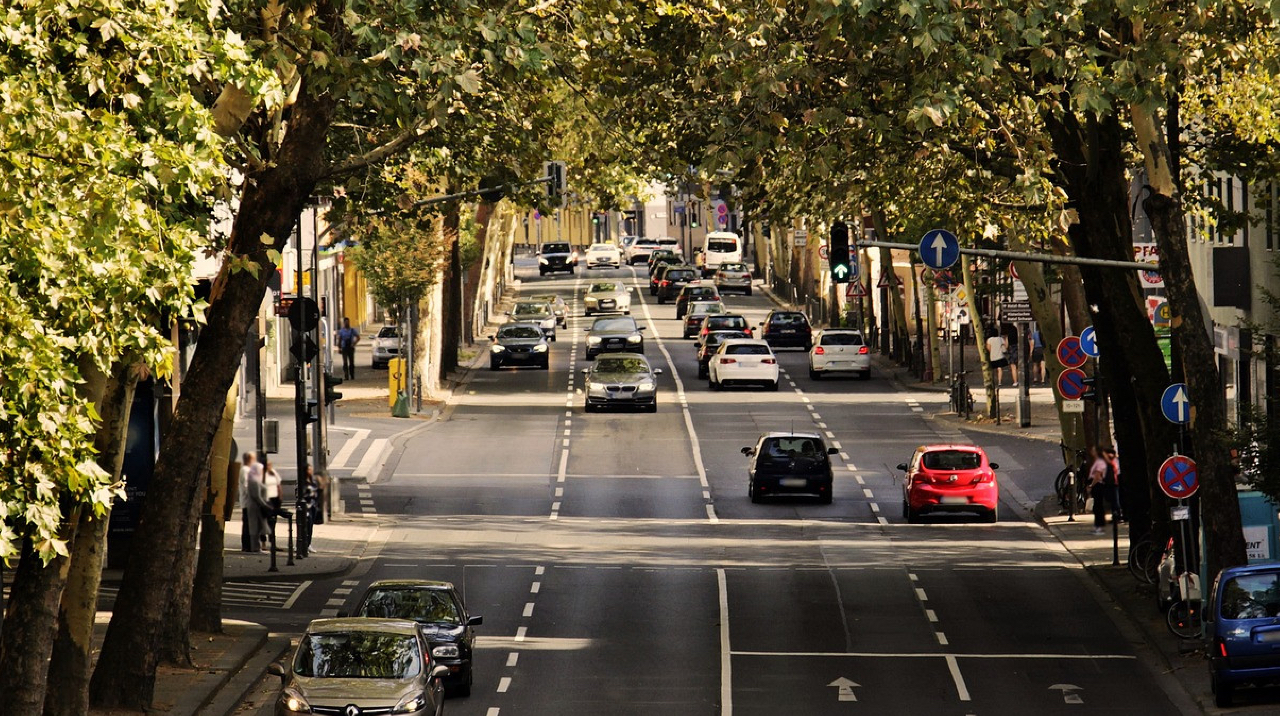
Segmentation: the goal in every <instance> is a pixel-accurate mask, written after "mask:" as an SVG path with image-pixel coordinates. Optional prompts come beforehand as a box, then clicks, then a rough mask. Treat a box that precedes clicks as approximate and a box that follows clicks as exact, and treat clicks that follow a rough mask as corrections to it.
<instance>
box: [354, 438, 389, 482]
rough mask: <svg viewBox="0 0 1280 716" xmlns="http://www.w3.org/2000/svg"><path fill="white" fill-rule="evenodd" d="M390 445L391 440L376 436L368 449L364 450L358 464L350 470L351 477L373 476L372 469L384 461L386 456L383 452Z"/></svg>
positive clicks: (386, 450)
mask: <svg viewBox="0 0 1280 716" xmlns="http://www.w3.org/2000/svg"><path fill="white" fill-rule="evenodd" d="M390 447H391V442H390V441H389V440H387V439H386V438H378V439H376V440H374V441H373V442H371V443H369V450H368V451H367V452H365V454H364V459H362V460H361V461H360V464H359V465H357V466H356V469H355V470H354V471H352V473H351V475H352V477H362V478H364V479H366V480H369V478H371V477H373V476H374V470H375V469H377V467H378V466H379V465H381V464H382V463H383V462H385V461H386V457H385V456H384V455H383V453H384V452H388V451H389V449H390ZM370 482H372V480H370Z"/></svg>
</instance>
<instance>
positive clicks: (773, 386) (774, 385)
mask: <svg viewBox="0 0 1280 716" xmlns="http://www.w3.org/2000/svg"><path fill="white" fill-rule="evenodd" d="M781 382H782V381H780V380H775V381H773V382H772V383H769V384H768V388H769V390H777V389H778V383H781Z"/></svg>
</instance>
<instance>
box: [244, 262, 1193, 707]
mask: <svg viewBox="0 0 1280 716" xmlns="http://www.w3.org/2000/svg"><path fill="white" fill-rule="evenodd" d="M584 273H586V275H582V274H580V275H579V276H577V277H572V278H569V277H564V276H563V275H561V276H559V277H554V278H553V277H547V278H545V279H540V278H538V277H537V274H536V270H531V268H530V267H527V266H526V267H521V269H520V271H519V274H520V276H521V278H523V279H524V286H523V290H524V291H526V292H527V291H530V290H534V289H536V290H538V291H539V292H546V291H555V292H559V293H561V294H563V295H564V297H565V299H566V301H569V302H570V306H571V307H572V308H573V309H574V311H573V317H571V318H570V321H569V325H568V327H566V328H562V329H561V330H560V333H559V340H558V341H557V342H556V343H555V344H553V346H552V361H551V369H550V370H549V371H541V370H537V369H505V370H502V371H499V372H490V371H489V370H487V367H485V368H484V369H482V370H480V371H477V372H476V373H474V374H473V376H472V378H471V380H470V382H469V384H468V385H467V388H466V390H465V391H464V393H463V394H462V395H460V396H459V399H458V401H457V405H456V407H455V408H454V410H453V412H452V415H451V417H450V419H449V420H447V421H444V422H440V423H438V424H436V425H434V426H432V427H431V428H429V429H427V430H425V431H422V432H421V433H419V434H418V435H416V436H414V437H413V438H412V439H411V440H409V441H408V442H407V443H406V444H405V445H404V446H403V450H402V451H401V452H399V454H398V455H397V456H395V457H393V458H392V461H391V463H390V464H389V465H388V468H387V469H386V470H384V471H383V474H382V476H381V478H380V479H378V480H377V481H376V482H374V484H372V485H371V486H370V487H369V490H368V492H369V493H370V494H371V495H372V502H373V504H374V505H375V506H376V511H377V514H379V515H381V516H383V517H386V518H390V519H393V520H394V522H393V523H392V524H390V525H389V526H388V527H387V528H385V529H384V531H383V532H384V536H385V543H380V544H379V545H378V546H377V547H376V549H375V552H376V554H377V557H376V559H374V560H371V561H369V562H367V563H365V564H364V565H363V566H362V567H361V568H360V569H359V570H357V572H356V573H355V574H352V575H347V576H345V577H344V578H341V579H332V580H318V581H317V582H316V583H315V584H314V585H312V587H310V588H309V589H308V590H307V592H306V593H305V594H303V595H301V597H299V598H298V599H297V600H296V601H295V602H294V604H293V608H292V609H291V610H288V611H281V612H280V613H278V614H274V615H267V616H268V617H269V619H268V621H270V622H271V623H272V625H273V626H274V627H276V628H278V629H281V630H294V631H295V633H296V631H300V630H301V628H302V626H303V625H305V623H306V621H307V620H308V619H310V618H313V617H315V616H319V615H321V614H332V613H335V612H336V611H337V608H338V607H337V606H336V605H337V604H341V603H343V602H344V601H345V602H346V603H348V604H349V603H350V602H351V601H353V600H354V599H355V597H356V596H358V594H359V593H360V590H361V589H362V587H363V586H364V585H366V584H368V583H369V581H371V580H373V579H378V578H384V577H392V576H397V577H421V578H432V579H448V580H452V581H453V582H455V583H456V584H457V585H458V586H459V588H461V589H462V590H463V591H464V593H465V598H466V601H467V603H468V606H469V608H470V610H471V612H472V613H473V614H481V615H483V616H484V619H485V621H484V625H483V626H482V627H480V630H479V631H480V633H481V635H482V636H481V640H480V648H479V650H478V656H477V664H476V682H475V690H474V692H473V695H472V696H471V697H469V698H467V699H453V700H450V701H449V703H448V707H447V710H448V712H449V713H451V714H482V715H484V716H498V715H499V714H502V715H519V716H526V715H540V714H547V715H552V714H555V715H566V714H583V715H586V714H592V715H599V714H609V715H623V714H654V713H659V714H707V715H712V714H721V715H725V714H729V713H737V714H850V713H867V714H924V713H928V714H957V715H958V716H965V715H967V714H975V715H977V714H1028V713H1036V714H1052V713H1068V714H1074V713H1079V712H1085V711H1088V712H1108V713H1176V712H1177V708H1176V707H1175V705H1174V704H1173V703H1172V702H1171V700H1170V699H1169V698H1168V697H1167V696H1166V695H1165V694H1164V692H1163V691H1162V690H1161V688H1160V686H1159V683H1158V679H1157V677H1156V676H1155V675H1154V674H1153V672H1152V671H1151V669H1150V668H1149V667H1148V666H1147V665H1146V662H1144V661H1143V660H1142V659H1140V658H1138V657H1139V655H1140V647H1139V646H1138V645H1137V644H1135V643H1133V642H1131V641H1130V639H1129V638H1126V636H1124V635H1123V634H1122V633H1121V632H1120V631H1119V629H1118V628H1117V626H1116V625H1115V624H1114V623H1113V622H1112V620H1111V618H1110V617H1109V616H1108V614H1107V612H1106V610H1105V608H1104V607H1103V606H1102V605H1100V604H1099V603H1098V602H1097V601H1096V599H1095V597H1094V596H1093V592H1091V591H1090V590H1089V589H1087V588H1086V586H1085V583H1084V581H1083V579H1084V577H1083V576H1082V575H1081V570H1080V569H1079V568H1078V565H1073V563H1072V562H1070V561H1068V558H1067V557H1066V556H1065V553H1064V551H1063V550H1062V549H1061V547H1060V546H1059V545H1057V544H1056V543H1053V542H1051V541H1050V540H1049V538H1048V536H1047V534H1046V533H1045V532H1043V531H1042V530H1041V529H1040V528H1039V527H1038V526H1036V525H1035V524H1034V523H1031V522H1028V521H1026V520H1025V519H1024V518H1023V517H1021V516H1020V515H1021V512H1020V511H1019V510H1015V509H1014V502H1015V501H1014V500H1011V499H1010V498H1011V497H1012V496H1014V495H1021V496H1025V497H1028V498H1030V499H1032V500H1034V499H1037V498H1039V497H1040V496H1043V495H1045V494H1048V493H1049V492H1050V491H1051V483H1052V478H1053V474H1054V472H1055V471H1056V470H1055V467H1054V465H1055V464H1056V462H1057V460H1058V458H1057V456H1056V454H1055V451H1054V450H1053V449H1052V448H1051V447H1050V446H1046V445H1043V444H1039V443H1032V442H1028V441H1023V440H1018V439H1016V438H994V437H992V436H989V435H985V434H980V433H974V434H965V433H964V432H962V431H960V430H959V429H957V428H955V427H954V426H953V424H951V423H946V422H943V421H935V420H933V419H931V418H930V417H928V416H929V415H930V414H931V413H932V412H934V411H935V409H937V408H940V406H941V404H942V403H943V402H944V401H945V396H944V395H942V394H937V393H913V392H908V391H905V390H903V389H901V388H900V387H899V386H897V385H896V384H893V383H891V382H889V381H887V380H886V379H885V378H884V377H883V376H880V375H878V374H873V376H872V379H871V380H869V381H860V380H857V379H854V378H850V379H840V380H832V379H827V380H823V381H817V382H815V381H812V380H810V379H809V378H808V374H807V370H806V366H805V355H804V353H802V352H801V351H798V350H797V351H784V352H783V353H782V354H781V355H780V364H781V366H782V368H783V369H784V370H785V374H784V378H783V384H782V386H781V388H780V390H779V391H778V392H776V393H775V392H766V391H761V390H752V389H742V390H726V391H722V392H717V393H712V392H710V391H709V390H708V388H707V385H706V381H704V380H699V379H698V378H697V377H696V364H695V361H694V356H693V341H691V340H684V339H682V338H681V337H680V323H679V322H678V321H676V320H675V318H674V316H675V312H674V307H673V306H671V305H665V306H658V305H657V304H656V302H655V301H653V300H652V299H651V298H650V297H649V296H648V293H647V290H646V284H645V282H644V281H643V271H640V270H638V269H637V270H634V271H633V270H631V269H620V270H615V271H592V272H584ZM602 276H608V277H611V278H618V279H625V280H635V282H636V284H637V286H638V287H637V293H636V295H635V304H634V307H633V315H634V316H635V317H636V318H637V320H639V321H641V323H642V325H647V326H648V330H647V331H646V335H647V336H648V339H647V340H646V353H647V354H648V356H649V357H650V359H651V360H652V361H653V362H654V364H655V365H656V366H659V367H662V368H664V375H662V376H660V380H659V385H660V395H659V403H660V405H659V409H658V412H657V413H656V414H653V415H648V414H644V413H634V414H632V413H618V414H615V413H593V414H590V415H588V414H586V413H585V412H584V411H583V408H582V403H583V396H582V388H583V376H581V375H580V373H579V371H580V370H581V369H582V368H583V367H585V366H586V365H587V363H586V361H585V359H584V356H583V353H584V349H585V333H584V332H583V331H584V329H585V327H586V325H588V320H587V319H586V318H585V317H583V316H582V314H581V306H580V296H581V293H582V290H583V289H584V288H585V284H586V282H587V281H589V280H591V279H593V278H596V277H602ZM725 302H726V304H727V305H729V306H730V307H731V309H735V310H739V311H741V312H742V313H744V314H745V315H746V316H747V317H748V318H749V319H751V320H752V321H753V322H758V321H759V319H760V318H762V317H763V315H764V313H765V311H767V310H768V307H769V304H768V302H767V300H766V299H765V298H764V297H761V296H756V297H753V298H744V297H737V296H729V297H726V299H725ZM779 429H783V430H785V429H795V430H819V431H821V432H823V433H824V434H825V435H826V436H827V438H828V440H829V441H834V444H836V445H837V446H838V447H840V448H841V451H842V452H841V455H840V456H839V459H836V460H835V465H836V469H837V478H836V483H835V501H834V504H831V505H818V504H813V503H808V502H800V501H784V502H778V503H773V504H769V503H766V504H759V505H756V504H752V503H751V502H750V500H749V499H748V497H747V488H746V479H745V475H746V466H745V460H744V458H743V457H742V455H741V453H740V449H741V448H742V447H743V446H746V445H751V444H754V442H755V440H756V438H757V437H758V436H759V434H760V433H762V432H765V431H769V430H779ZM939 441H963V442H977V443H978V444H981V445H983V446H984V447H986V449H987V450H988V452H989V453H990V454H991V457H992V459H993V460H994V461H996V462H998V463H1000V464H1001V469H1000V470H999V475H1000V479H1001V482H1002V494H1003V496H1004V498H1005V505H1004V506H1002V513H1001V520H1000V522H999V523H998V524H994V525H989V524H982V523H980V522H979V521H978V520H977V519H976V518H973V519H970V518H965V517H958V516H957V517H948V518H942V519H939V520H936V521H933V522H931V523H929V524H923V525H907V524H905V521H904V520H903V517H902V507H901V504H902V496H901V488H900V485H899V484H898V483H897V482H895V472H896V471H895V470H893V469H892V468H893V466H894V465H896V464H897V463H899V462H903V461H904V460H906V459H907V457H908V456H909V455H910V453H911V451H912V449H914V448H915V447H916V446H917V445H920V444H922V443H929V442H939ZM235 615H236V614H235V613H234V609H233V610H232V613H231V616H235ZM246 616H248V615H247V614H246ZM252 616H254V617H255V618H258V619H259V620H262V619H263V618H264V615H263V614H261V613H258V614H254V615H252ZM270 686H271V684H265V685H264V686H263V687H262V688H260V689H259V692H258V694H257V696H256V700H251V702H250V703H248V704H246V710H258V711H260V712H262V713H267V712H268V711H267V710H266V709H265V707H259V706H258V704H262V703H264V701H265V700H266V699H267V698H268V696H267V694H268V693H269V691H270Z"/></svg>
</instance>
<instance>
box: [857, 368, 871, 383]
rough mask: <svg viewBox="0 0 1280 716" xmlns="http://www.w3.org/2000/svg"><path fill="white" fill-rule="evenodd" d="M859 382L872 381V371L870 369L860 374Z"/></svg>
mask: <svg viewBox="0 0 1280 716" xmlns="http://www.w3.org/2000/svg"><path fill="white" fill-rule="evenodd" d="M858 380H871V369H870V368H868V369H866V370H864V371H862V372H861V373H859V374H858Z"/></svg>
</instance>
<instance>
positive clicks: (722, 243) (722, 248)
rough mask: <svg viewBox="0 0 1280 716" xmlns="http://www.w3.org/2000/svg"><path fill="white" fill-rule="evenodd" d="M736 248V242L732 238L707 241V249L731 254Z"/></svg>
mask: <svg viewBox="0 0 1280 716" xmlns="http://www.w3.org/2000/svg"><path fill="white" fill-rule="evenodd" d="M737 250H738V242H737V241H734V240H733V239H712V240H710V241H708V242H707V251H715V252H716V253H721V254H731V253H733V252H734V251H737Z"/></svg>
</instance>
